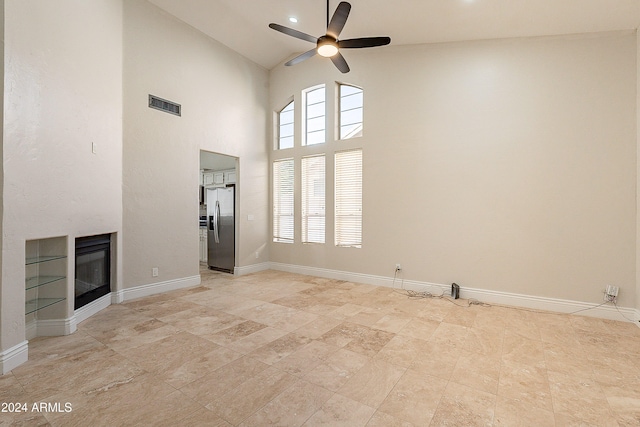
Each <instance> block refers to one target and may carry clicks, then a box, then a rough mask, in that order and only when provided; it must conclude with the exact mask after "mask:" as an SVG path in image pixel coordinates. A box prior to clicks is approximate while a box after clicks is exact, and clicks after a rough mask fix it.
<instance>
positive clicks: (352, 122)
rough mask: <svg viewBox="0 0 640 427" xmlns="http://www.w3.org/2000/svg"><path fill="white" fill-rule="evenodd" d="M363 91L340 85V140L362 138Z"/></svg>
mask: <svg viewBox="0 0 640 427" xmlns="http://www.w3.org/2000/svg"><path fill="white" fill-rule="evenodd" d="M363 105H364V100H363V93H362V89H360V88H358V87H355V86H349V85H343V84H341V85H340V139H349V138H354V137H357V136H362V111H363Z"/></svg>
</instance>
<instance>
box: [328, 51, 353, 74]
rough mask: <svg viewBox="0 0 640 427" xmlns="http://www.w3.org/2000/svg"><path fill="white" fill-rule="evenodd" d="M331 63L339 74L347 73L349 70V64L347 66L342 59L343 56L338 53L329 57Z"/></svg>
mask: <svg viewBox="0 0 640 427" xmlns="http://www.w3.org/2000/svg"><path fill="white" fill-rule="evenodd" d="M331 62H333V65H335V66H336V68H337V69H338V70H340V72H341V73H348V72H349V70H350V69H349V64H347V61H346V60H345V59H344V56H342V54H341V53H340V52H338V53H336V54H335V55H333V56H332V57H331Z"/></svg>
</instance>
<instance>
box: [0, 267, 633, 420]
mask: <svg viewBox="0 0 640 427" xmlns="http://www.w3.org/2000/svg"><path fill="white" fill-rule="evenodd" d="M457 302H458V303H461V304H464V300H458V301H457ZM29 352H30V354H29V362H27V363H26V364H24V365H22V366H20V367H18V368H16V369H15V370H13V371H12V372H11V373H10V374H7V375H4V376H2V377H0V401H2V402H25V403H27V404H28V406H29V408H31V405H32V404H33V402H45V403H53V404H55V403H60V405H61V406H60V407H61V409H62V411H60V412H49V413H44V414H41V413H37V412H32V411H30V410H29V411H27V412H26V413H20V414H16V413H14V414H10V413H0V425H34V426H35V425H38V426H39V425H52V426H65V427H67V426H99V425H104V426H107V425H108V426H230V425H239V426H264V425H278V426H299V425H304V426H315V425H328V426H349V427H351V426H365V425H366V426H385V427H386V426H411V425H413V426H445V425H446V426H554V425H555V426H638V425H640V328H638V327H637V326H635V325H633V324H631V323H624V322H615V321H607V320H602V319H594V318H589V317H583V316H576V315H574V316H569V315H558V314H551V313H534V312H531V311H524V310H517V309H509V308H504V307H497V306H491V307H483V306H477V305H474V306H470V307H461V306H456V305H454V304H452V303H451V302H449V301H446V300H443V299H409V298H407V297H406V296H404V295H402V294H400V293H398V292H394V291H393V290H392V289H390V288H383V287H375V286H370V285H363V284H356V283H350V282H341V281H334V280H328V279H319V278H313V277H309V276H301V275H295V274H289V273H283V272H274V271H267V272H262V273H258V274H253V275H248V276H243V277H237V278H236V277H233V276H230V275H225V274H221V273H214V272H208V271H204V272H203V283H202V286H200V287H198V288H195V289H188V290H182V291H176V292H171V293H168V294H162V295H156V296H152V297H147V298H142V299H139V300H135V301H131V302H128V303H125V304H120V305H112V306H110V307H109V308H107V309H105V310H103V311H102V312H100V313H98V314H97V315H95V316H94V317H92V318H90V319H88V320H87V321H85V322H83V323H81V324H80V325H79V327H78V331H77V332H76V333H74V334H72V335H70V336H66V337H54V338H38V339H34V340H32V341H31V342H30V343H29ZM66 403H70V404H71V408H72V409H71V411H70V412H64V408H65V406H64V405H65V404H66Z"/></svg>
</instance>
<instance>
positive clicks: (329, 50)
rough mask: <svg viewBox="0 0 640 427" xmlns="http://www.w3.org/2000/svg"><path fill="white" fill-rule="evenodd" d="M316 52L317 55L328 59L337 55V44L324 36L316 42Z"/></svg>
mask: <svg viewBox="0 0 640 427" xmlns="http://www.w3.org/2000/svg"><path fill="white" fill-rule="evenodd" d="M316 50H317V51H318V55H320V56H324V57H325V58H330V57H332V56H334V55H335V54H336V53H338V43H337V42H336V41H335V40H331V39H329V38H327V37H326V36H323V37H320V40H318V47H317V48H316Z"/></svg>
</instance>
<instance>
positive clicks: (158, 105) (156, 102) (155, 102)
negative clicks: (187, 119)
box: [149, 95, 182, 116]
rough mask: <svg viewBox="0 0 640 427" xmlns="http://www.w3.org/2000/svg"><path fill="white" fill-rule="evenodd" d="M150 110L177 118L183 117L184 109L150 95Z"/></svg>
mask: <svg viewBox="0 0 640 427" xmlns="http://www.w3.org/2000/svg"><path fill="white" fill-rule="evenodd" d="M149 108H155V109H156V110H160V111H164V112H166V113H171V114H175V115H176V116H181V115H182V114H181V112H182V107H181V106H180V104H176V103H175V102H171V101H167V100H166V99H162V98H158V97H157V96H154V95H149Z"/></svg>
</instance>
